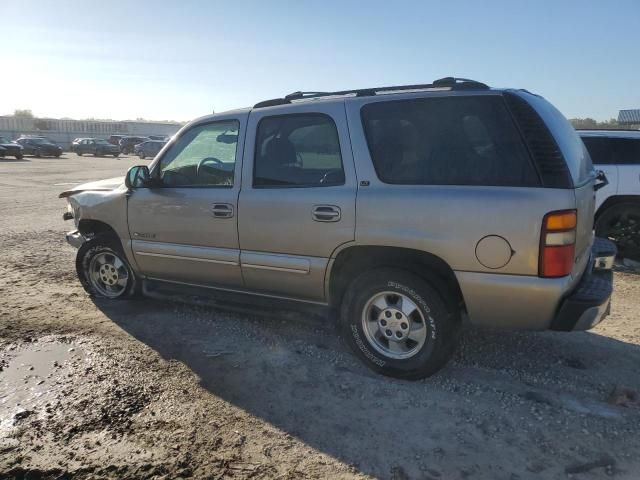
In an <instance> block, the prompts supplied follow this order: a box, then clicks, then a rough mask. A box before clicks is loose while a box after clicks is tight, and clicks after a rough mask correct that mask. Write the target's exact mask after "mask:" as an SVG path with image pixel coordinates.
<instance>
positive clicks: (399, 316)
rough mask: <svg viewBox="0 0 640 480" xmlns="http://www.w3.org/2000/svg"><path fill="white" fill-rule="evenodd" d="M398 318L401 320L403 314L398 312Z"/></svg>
mask: <svg viewBox="0 0 640 480" xmlns="http://www.w3.org/2000/svg"><path fill="white" fill-rule="evenodd" d="M396 318H397V319H398V320H400V319H401V318H402V314H401V313H400V312H396Z"/></svg>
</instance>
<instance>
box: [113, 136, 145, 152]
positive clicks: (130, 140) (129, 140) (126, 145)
mask: <svg viewBox="0 0 640 480" xmlns="http://www.w3.org/2000/svg"><path fill="white" fill-rule="evenodd" d="M146 140H149V138H148V137H122V138H121V139H120V151H121V152H122V153H124V154H128V153H131V152H133V147H135V146H136V145H137V144H139V143H142V142H144V141H146Z"/></svg>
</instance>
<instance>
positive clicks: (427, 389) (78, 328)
mask: <svg viewBox="0 0 640 480" xmlns="http://www.w3.org/2000/svg"><path fill="white" fill-rule="evenodd" d="M136 163H140V161H139V160H137V159H135V158H127V157H125V158H120V159H113V158H93V157H82V158H76V157H75V156H74V155H69V154H66V155H65V156H63V158H61V159H34V158H25V159H24V160H23V161H12V160H11V159H5V160H0V207H1V211H2V221H1V225H2V228H1V229H0V245H1V246H2V253H3V257H4V258H3V261H2V262H1V263H0V478H29V479H35V478H81V479H84V478H86V479H89V478H92V479H93V478H167V479H168V478H178V477H183V478H186V477H193V478H240V479H245V478H247V479H248V478H283V479H286V478H359V477H379V478H392V479H409V478H410V479H414V478H415V479H468V478H471V479H485V478H486V479H509V480H515V479H530V478H531V479H534V478H535V479H540V478H545V479H547V478H567V477H573V478H578V479H582V478H584V479H593V478H603V477H606V478H608V477H609V476H613V477H615V478H624V479H637V478H639V477H640V458H639V457H638V451H640V436H639V435H638V433H639V432H640V399H639V398H638V393H637V392H638V391H640V369H639V368H638V365H639V364H640V346H639V345H640V324H639V323H638V321H637V312H638V308H639V307H640V272H639V271H634V270H633V269H631V268H626V267H622V266H620V267H618V271H617V272H616V274H615V294H614V299H613V306H612V313H611V316H610V317H609V318H608V319H607V320H606V321H605V323H604V324H602V325H600V326H598V327H597V328H596V329H594V330H593V331H591V332H584V333H571V334H563V333H551V332H542V333H528V332H498V331H489V330H477V329H472V328H468V329H466V330H465V333H464V336H463V340H462V345H461V348H460V349H459V351H458V353H457V354H456V356H455V358H454V360H453V361H452V362H451V363H450V364H449V365H448V366H447V367H446V368H445V369H443V370H442V371H441V372H440V373H439V374H438V375H436V376H434V377H432V378H430V379H427V380H424V381H419V382H405V381H398V380H393V379H389V378H385V377H381V376H377V375H375V374H373V373H372V372H370V371H369V370H367V369H366V368H364V367H363V366H362V365H361V364H360V363H358V361H357V360H356V359H355V358H354V357H353V356H352V355H351V354H350V353H349V352H348V351H347V350H346V348H345V347H343V346H342V344H341V342H340V340H339V338H338V337H337V334H336V332H335V326H334V319H332V318H329V319H327V318H322V317H316V316H313V315H310V314H301V313H293V312H272V313H271V314H269V315H265V314H260V313H258V312H256V313H249V314H241V313H234V312H229V311H223V310H220V309H216V308H212V307H205V306H192V305H185V304H181V303H171V302H164V301H157V300H149V299H142V300H131V301H123V302H113V303H109V302H101V301H95V302H94V301H92V300H91V299H89V298H88V297H87V296H86V295H85V294H84V292H83V290H82V288H81V287H80V285H79V283H78V282H77V280H76V277H75V271H74V255H75V251H74V250H73V249H72V248H71V247H69V246H67V245H66V244H65V242H64V239H63V232H64V231H65V230H68V229H70V228H71V225H70V224H69V223H64V222H63V221H62V220H61V213H62V211H63V209H64V201H63V200H59V199H57V193H59V192H60V191H61V190H64V189H65V188H66V186H67V184H75V183H79V182H83V181H88V180H96V179H100V178H108V177H113V176H116V175H118V174H123V173H124V171H125V170H126V168H127V167H128V166H130V165H133V164H136Z"/></svg>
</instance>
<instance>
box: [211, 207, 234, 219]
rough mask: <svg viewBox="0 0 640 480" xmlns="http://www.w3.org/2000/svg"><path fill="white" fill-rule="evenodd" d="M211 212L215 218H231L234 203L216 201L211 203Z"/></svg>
mask: <svg viewBox="0 0 640 480" xmlns="http://www.w3.org/2000/svg"><path fill="white" fill-rule="evenodd" d="M211 214H212V215H213V218H231V217H233V205H231V204H230V203H214V204H213V205H211Z"/></svg>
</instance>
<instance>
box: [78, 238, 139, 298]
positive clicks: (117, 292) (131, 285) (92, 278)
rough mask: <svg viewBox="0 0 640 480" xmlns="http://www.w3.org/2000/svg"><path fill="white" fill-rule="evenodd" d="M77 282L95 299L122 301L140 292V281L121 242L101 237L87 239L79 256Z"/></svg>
mask: <svg viewBox="0 0 640 480" xmlns="http://www.w3.org/2000/svg"><path fill="white" fill-rule="evenodd" d="M76 271H77V273H78V279H79V280H80V283H81V284H82V286H83V288H84V289H85V291H86V292H87V293H88V294H89V295H90V296H91V297H95V298H107V299H109V300H122V299H126V298H130V297H132V296H134V295H136V294H137V293H138V280H137V278H136V276H135V273H134V272H133V270H132V268H131V266H130V265H129V262H128V261H127V258H126V256H125V255H124V252H123V251H122V248H121V247H120V245H119V242H118V241H117V240H115V239H113V237H111V236H107V235H98V236H97V237H94V238H92V239H90V240H87V241H86V242H85V243H84V244H83V245H82V246H81V247H80V249H79V250H78V253H77V255H76Z"/></svg>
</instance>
